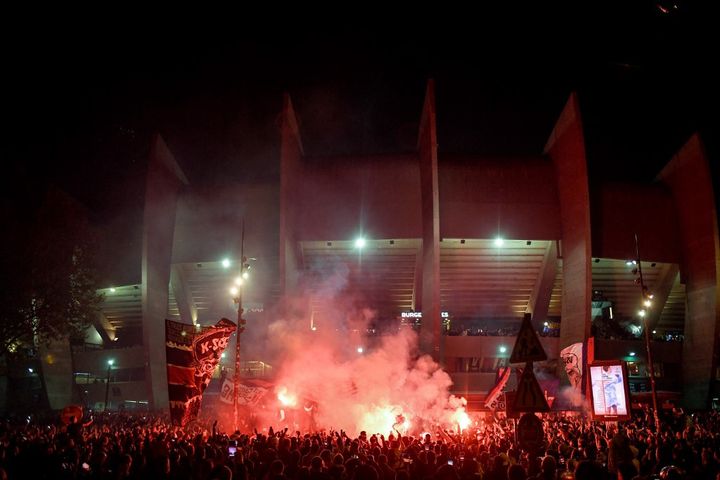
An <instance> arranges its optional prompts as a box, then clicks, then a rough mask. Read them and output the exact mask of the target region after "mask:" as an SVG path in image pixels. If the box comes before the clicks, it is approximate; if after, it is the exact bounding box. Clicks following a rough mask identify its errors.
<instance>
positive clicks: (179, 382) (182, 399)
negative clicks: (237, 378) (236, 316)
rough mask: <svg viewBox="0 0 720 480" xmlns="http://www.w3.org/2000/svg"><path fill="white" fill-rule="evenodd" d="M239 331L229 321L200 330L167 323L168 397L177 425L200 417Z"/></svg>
mask: <svg viewBox="0 0 720 480" xmlns="http://www.w3.org/2000/svg"><path fill="white" fill-rule="evenodd" d="M235 328H236V326H235V324H234V323H233V322H231V321H230V320H228V319H227V318H223V319H221V320H220V321H219V322H218V323H217V325H214V326H207V327H202V328H200V329H198V328H197V327H196V326H195V325H188V324H185V323H179V322H174V321H172V320H165V352H166V356H167V377H168V398H169V400H170V418H171V420H172V422H173V424H175V425H180V426H185V425H186V424H187V423H188V422H190V421H192V420H194V419H195V418H197V415H198V412H199V411H200V403H201V401H202V394H203V392H204V391H205V388H206V387H207V386H208V384H209V383H210V379H211V377H212V373H213V371H214V370H215V367H217V365H218V363H219V362H220V355H222V352H223V350H225V347H227V344H228V340H229V339H230V335H232V333H233V332H234V331H235Z"/></svg>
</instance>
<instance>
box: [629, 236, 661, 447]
mask: <svg viewBox="0 0 720 480" xmlns="http://www.w3.org/2000/svg"><path fill="white" fill-rule="evenodd" d="M635 258H636V261H637V270H638V278H639V279H640V292H641V296H642V302H643V309H642V310H640V317H641V318H642V321H643V329H644V330H645V352H646V354H647V362H648V371H649V373H650V392H651V395H652V403H653V416H654V419H655V431H656V432H658V433H659V432H660V417H659V416H658V403H657V390H656V389H655V366H654V365H653V357H652V349H651V348H650V330H649V329H648V320H647V313H646V312H647V310H646V308H649V307H650V305H651V304H652V298H653V295H652V294H651V293H649V292H648V289H647V287H646V286H645V282H644V280H643V274H642V262H641V261H640V244H639V242H638V236H637V233H636V234H635Z"/></svg>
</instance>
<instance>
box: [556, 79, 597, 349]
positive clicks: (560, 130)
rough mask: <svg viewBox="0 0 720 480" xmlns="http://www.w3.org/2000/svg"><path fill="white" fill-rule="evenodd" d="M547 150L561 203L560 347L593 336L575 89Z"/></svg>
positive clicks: (584, 162)
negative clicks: (591, 332) (561, 289)
mask: <svg viewBox="0 0 720 480" xmlns="http://www.w3.org/2000/svg"><path fill="white" fill-rule="evenodd" d="M545 153H546V154H547V155H548V156H549V157H550V158H551V159H552V162H553V165H554V167H555V178H556V179H557V189H558V197H559V198H558V200H559V204H560V223H561V235H562V238H561V242H560V256H561V258H562V260H563V261H562V269H563V293H562V314H561V315H562V320H561V322H562V323H561V324H560V348H561V349H562V348H565V347H567V346H568V345H571V344H573V343H576V342H584V341H585V340H587V338H588V337H589V336H590V307H591V305H590V300H591V298H592V296H591V295H592V272H591V264H590V262H591V260H592V259H591V255H592V254H591V249H590V239H591V237H590V193H589V187H588V175H587V160H586V158H585V138H584V135H583V129H582V121H581V117H580V106H579V103H578V98H577V95H576V94H575V93H572V94H571V95H570V99H569V100H568V102H567V103H566V104H565V108H563V111H562V113H561V114H560V118H558V121H557V123H556V124H555V128H554V129H553V131H552V133H551V134H550V138H549V139H548V142H547V145H546V146H545Z"/></svg>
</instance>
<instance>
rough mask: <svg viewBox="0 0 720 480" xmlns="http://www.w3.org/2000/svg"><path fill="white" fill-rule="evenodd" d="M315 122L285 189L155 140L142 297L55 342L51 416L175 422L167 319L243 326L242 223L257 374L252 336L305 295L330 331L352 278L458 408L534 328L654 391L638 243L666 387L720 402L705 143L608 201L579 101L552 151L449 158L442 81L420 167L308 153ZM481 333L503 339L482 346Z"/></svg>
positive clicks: (712, 216)
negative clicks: (73, 411)
mask: <svg viewBox="0 0 720 480" xmlns="http://www.w3.org/2000/svg"><path fill="white" fill-rule="evenodd" d="M298 124H299V122H298V118H297V116H296V113H295V111H294V109H293V105H292V102H291V100H290V97H289V96H286V97H285V98H284V102H283V109H282V112H281V115H280V122H279V139H280V158H279V159H277V160H278V161H279V163H280V172H281V175H280V182H279V184H278V183H268V184H253V185H242V184H237V185H235V184H227V185H218V186H216V187H214V188H212V189H205V188H197V187H195V186H194V185H193V182H192V179H188V178H186V176H185V175H184V173H183V171H182V169H181V168H180V167H179V164H178V162H176V160H175V158H174V157H173V154H172V145H166V144H165V142H164V141H163V139H162V138H160V137H159V136H158V137H156V139H155V141H154V144H153V145H152V148H151V153H150V156H149V161H148V168H147V175H146V180H145V182H146V187H145V191H146V193H145V199H144V212H143V227H142V255H141V256H142V260H141V265H139V266H138V267H139V268H138V277H139V278H140V281H139V282H137V283H135V284H131V285H114V286H113V287H112V288H110V287H108V288H107V289H103V292H104V293H105V302H104V306H103V311H102V313H101V315H99V317H98V320H97V322H96V324H95V328H94V331H93V332H91V333H92V335H90V336H89V337H88V344H87V345H86V346H85V347H83V348H75V349H73V350H72V351H71V349H69V348H68V347H67V346H66V345H60V344H58V345H56V346H54V347H53V349H54V350H52V349H51V350H52V352H50V353H52V355H50V354H49V353H47V352H45V353H44V354H43V357H42V359H43V365H42V368H43V376H44V378H45V382H46V385H47V386H48V390H49V391H50V397H51V405H52V406H53V407H55V408H61V407H62V406H63V405H64V404H67V403H71V402H83V403H86V404H88V405H90V406H96V407H97V406H101V404H102V403H103V402H104V396H105V394H106V391H108V392H109V393H108V400H109V406H110V408H118V407H121V406H122V407H123V408H128V409H130V408H135V407H138V406H140V407H142V406H149V407H153V408H164V407H167V388H166V387H167V385H166V373H165V358H164V355H165V346H164V320H165V319H166V318H171V319H178V320H180V321H183V322H186V323H196V324H203V325H205V324H213V323H215V322H217V320H218V319H219V318H221V317H228V318H231V319H235V318H236V316H237V313H236V306H235V305H234V304H233V302H232V299H231V298H230V295H229V294H228V291H227V290H228V287H229V286H230V285H231V283H232V280H233V278H234V275H236V274H237V262H238V260H239V258H240V242H241V235H242V233H241V232H242V231H243V223H244V227H245V246H244V248H245V253H246V255H247V256H248V257H253V258H254V259H256V260H253V261H252V262H251V264H252V267H253V270H252V274H253V280H252V282H250V283H249V284H248V286H247V287H246V289H245V292H244V306H245V307H246V317H247V319H248V331H247V332H246V333H245V334H243V341H245V338H248V346H247V351H248V352H249V353H248V356H245V357H244V358H243V361H244V363H243V366H244V368H245V369H246V373H247V374H251V375H258V376H269V377H271V376H272V368H271V365H268V362H267V359H264V358H262V357H261V356H260V355H261V354H256V353H255V352H258V351H261V349H257V347H258V345H252V338H253V337H252V331H253V329H254V328H255V329H257V327H254V325H257V323H259V322H267V321H268V318H267V317H268V316H269V315H272V314H276V313H277V312H278V311H283V309H285V311H286V310H287V308H289V307H288V305H284V304H283V302H284V300H286V299H288V298H302V299H303V301H304V302H306V303H305V306H306V308H303V309H301V310H302V315H305V316H306V321H307V324H306V325H307V328H322V327H323V322H325V321H326V320H325V319H324V315H327V314H328V313H327V311H326V309H327V306H326V305H325V303H324V299H323V297H322V296H320V295H315V294H314V292H315V290H314V288H313V285H314V284H313V282H319V281H322V277H323V274H324V272H330V271H338V270H342V271H343V272H345V278H346V280H347V285H348V286H347V288H348V289H350V290H352V291H353V292H354V293H355V295H356V296H357V298H359V299H360V300H359V302H361V303H362V304H363V305H367V306H370V307H372V308H373V309H374V311H375V312H376V317H377V322H379V323H381V322H382V321H383V319H387V320H388V321H390V320H394V319H398V318H400V319H403V318H412V319H417V318H421V328H420V330H421V348H422V349H423V351H425V352H426V353H429V354H431V355H432V356H433V357H434V358H435V359H436V360H438V361H439V362H440V363H441V364H442V365H443V366H444V367H445V368H446V369H447V370H448V372H449V373H450V375H451V377H452V379H453V381H454V385H453V387H452V390H453V393H457V394H461V395H465V396H467V397H469V398H481V397H482V395H483V394H484V393H485V392H487V390H488V389H489V388H491V386H492V384H493V383H494V381H495V369H496V367H497V365H498V362H502V360H503V359H507V357H508V356H509V355H510V351H511V349H512V345H513V343H514V339H513V337H512V335H511V332H513V331H514V329H515V330H516V328H517V326H518V325H519V324H520V321H521V320H522V318H523V316H524V315H525V314H526V313H530V314H532V320H533V322H534V326H535V327H536V328H537V330H538V331H540V332H544V333H545V335H543V336H542V337H541V341H542V343H543V345H544V347H545V350H546V352H547V353H548V356H549V358H551V359H557V358H558V355H559V351H560V350H561V349H562V348H564V347H566V346H568V345H570V344H572V343H575V342H580V341H586V340H587V339H588V338H589V337H591V336H595V338H596V340H595V342H596V347H595V348H596V358H598V359H623V360H627V361H629V362H631V363H632V364H633V366H634V369H631V386H633V388H634V391H637V392H642V391H645V390H646V389H647V385H648V378H647V374H646V371H645V368H644V359H645V353H644V352H645V350H644V344H643V341H642V336H641V332H643V330H642V328H643V324H642V322H641V321H640V319H639V318H638V317H637V312H638V310H639V309H640V308H641V302H642V295H641V291H640V287H639V286H638V285H637V284H636V283H635V275H634V274H633V273H632V269H633V266H632V265H627V261H628V260H629V259H630V260H632V259H635V258H636V253H635V235H637V237H638V239H639V243H640V249H641V250H640V251H641V259H642V269H643V274H644V280H645V284H646V285H647V286H648V288H649V289H650V290H651V291H652V292H653V294H654V305H653V307H652V308H651V309H650V310H649V313H648V316H647V318H646V320H647V325H648V326H647V328H648V329H649V330H652V332H653V333H652V335H653V338H654V340H655V341H653V342H652V344H653V355H654V362H655V364H656V367H657V368H656V376H657V384H658V388H659V389H660V390H667V391H675V392H682V402H683V404H684V405H686V406H687V407H690V408H707V407H710V406H711V402H713V400H714V399H717V398H718V397H720V388H719V384H718V380H719V379H720V376H719V375H720V374H719V373H718V372H720V368H719V367H720V364H719V363H718V360H719V358H718V353H719V352H720V346H719V345H718V338H719V334H720V330H719V324H720V308H719V306H718V293H719V290H718V289H719V285H720V284H719V283H718V279H719V277H720V246H719V244H718V225H717V212H716V202H715V197H714V193H713V185H712V180H711V173H710V165H709V161H708V158H707V156H706V153H705V150H704V148H703V144H702V141H701V139H700V137H699V136H698V135H693V136H692V137H691V138H689V139H688V140H687V143H686V144H685V145H684V146H683V147H682V148H681V149H680V150H679V151H678V152H677V153H676V154H675V155H674V156H673V157H672V158H668V162H667V165H666V166H665V167H664V168H663V169H662V171H661V172H659V174H658V176H657V178H656V180H655V181H654V182H652V183H646V184H622V185H617V184H603V185H597V186H593V187H592V188H591V186H590V181H589V179H588V170H587V161H586V148H585V140H584V137H585V135H584V130H583V121H582V118H581V114H580V109H579V106H578V99H577V97H576V95H575V94H573V95H571V96H570V98H569V99H568V100H567V103H566V104H565V106H564V109H563V110H562V113H561V114H560V116H559V118H558V119H557V121H556V123H555V127H554V129H553V130H552V132H551V133H550V135H549V137H548V139H547V144H546V146H545V149H544V151H539V152H537V154H536V155H533V156H525V157H500V156H497V157H486V156H478V155H472V154H452V155H450V154H443V153H442V152H440V153H439V152H438V138H437V116H436V106H435V96H434V84H433V82H432V81H431V82H429V83H428V85H427V90H426V94H425V99H424V106H423V109H422V117H421V120H420V129H419V133H418V140H417V149H416V151H415V152H413V153H404V154H397V155H392V154H387V155H375V156H345V157H342V158H340V157H334V158H314V157H311V156H306V155H305V153H304V149H303V139H302V135H301V131H300V130H301V129H300V128H299V127H298ZM358 238H363V239H364V241H365V244H364V246H363V248H362V249H359V248H357V246H356V244H355V241H356V239H358ZM224 258H228V259H229V260H230V264H229V266H228V264H225V265H223V262H222V259H224ZM271 312H272V313H271ZM608 314H609V317H612V318H611V320H613V322H610V323H608V322H609V320H610V319H609V317H608ZM254 322H256V323H254ZM599 322H606V323H608V324H612V325H615V326H616V327H617V325H624V326H626V327H627V328H628V329H629V330H628V331H630V334H629V335H626V336H623V335H620V334H613V333H612V331H611V333H610V334H608V333H607V332H606V331H604V330H603V332H605V333H602V334H600V333H599V332H600V330H602V329H599V328H597V325H596V324H597V323H599ZM483 328H484V329H491V330H492V331H493V334H492V335H483V334H479V335H478V334H477V333H478V332H479V330H482V329H483ZM468 332H470V334H467V333H468ZM498 332H499V333H498ZM503 332H505V334H504V335H503ZM679 340H682V341H679ZM243 348H244V351H245V347H243ZM253 348H255V350H253ZM231 349H232V345H231V348H230V349H229V354H228V355H226V357H227V358H225V360H224V361H225V362H226V367H227V368H228V369H229V370H232V368H233V359H232V358H231V357H232V354H231ZM49 358H52V359H53V360H52V361H48V359H49ZM110 359H112V360H113V361H114V363H113V366H112V368H108V366H107V361H108V360H110ZM633 372H634V373H633ZM107 378H110V379H111V381H110V384H109V385H108V384H107V383H106V382H107ZM108 386H109V387H110V388H108ZM471 405H472V404H471Z"/></svg>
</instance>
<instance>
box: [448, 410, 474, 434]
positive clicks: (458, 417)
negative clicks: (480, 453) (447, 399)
mask: <svg viewBox="0 0 720 480" xmlns="http://www.w3.org/2000/svg"><path fill="white" fill-rule="evenodd" d="M452 420H453V423H455V424H456V425H458V426H459V427H460V431H463V430H465V429H466V428H468V427H469V426H470V424H471V423H472V421H471V420H470V416H469V415H468V414H467V412H466V411H465V409H464V408H462V407H460V408H458V409H457V410H455V413H453V415H452Z"/></svg>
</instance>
